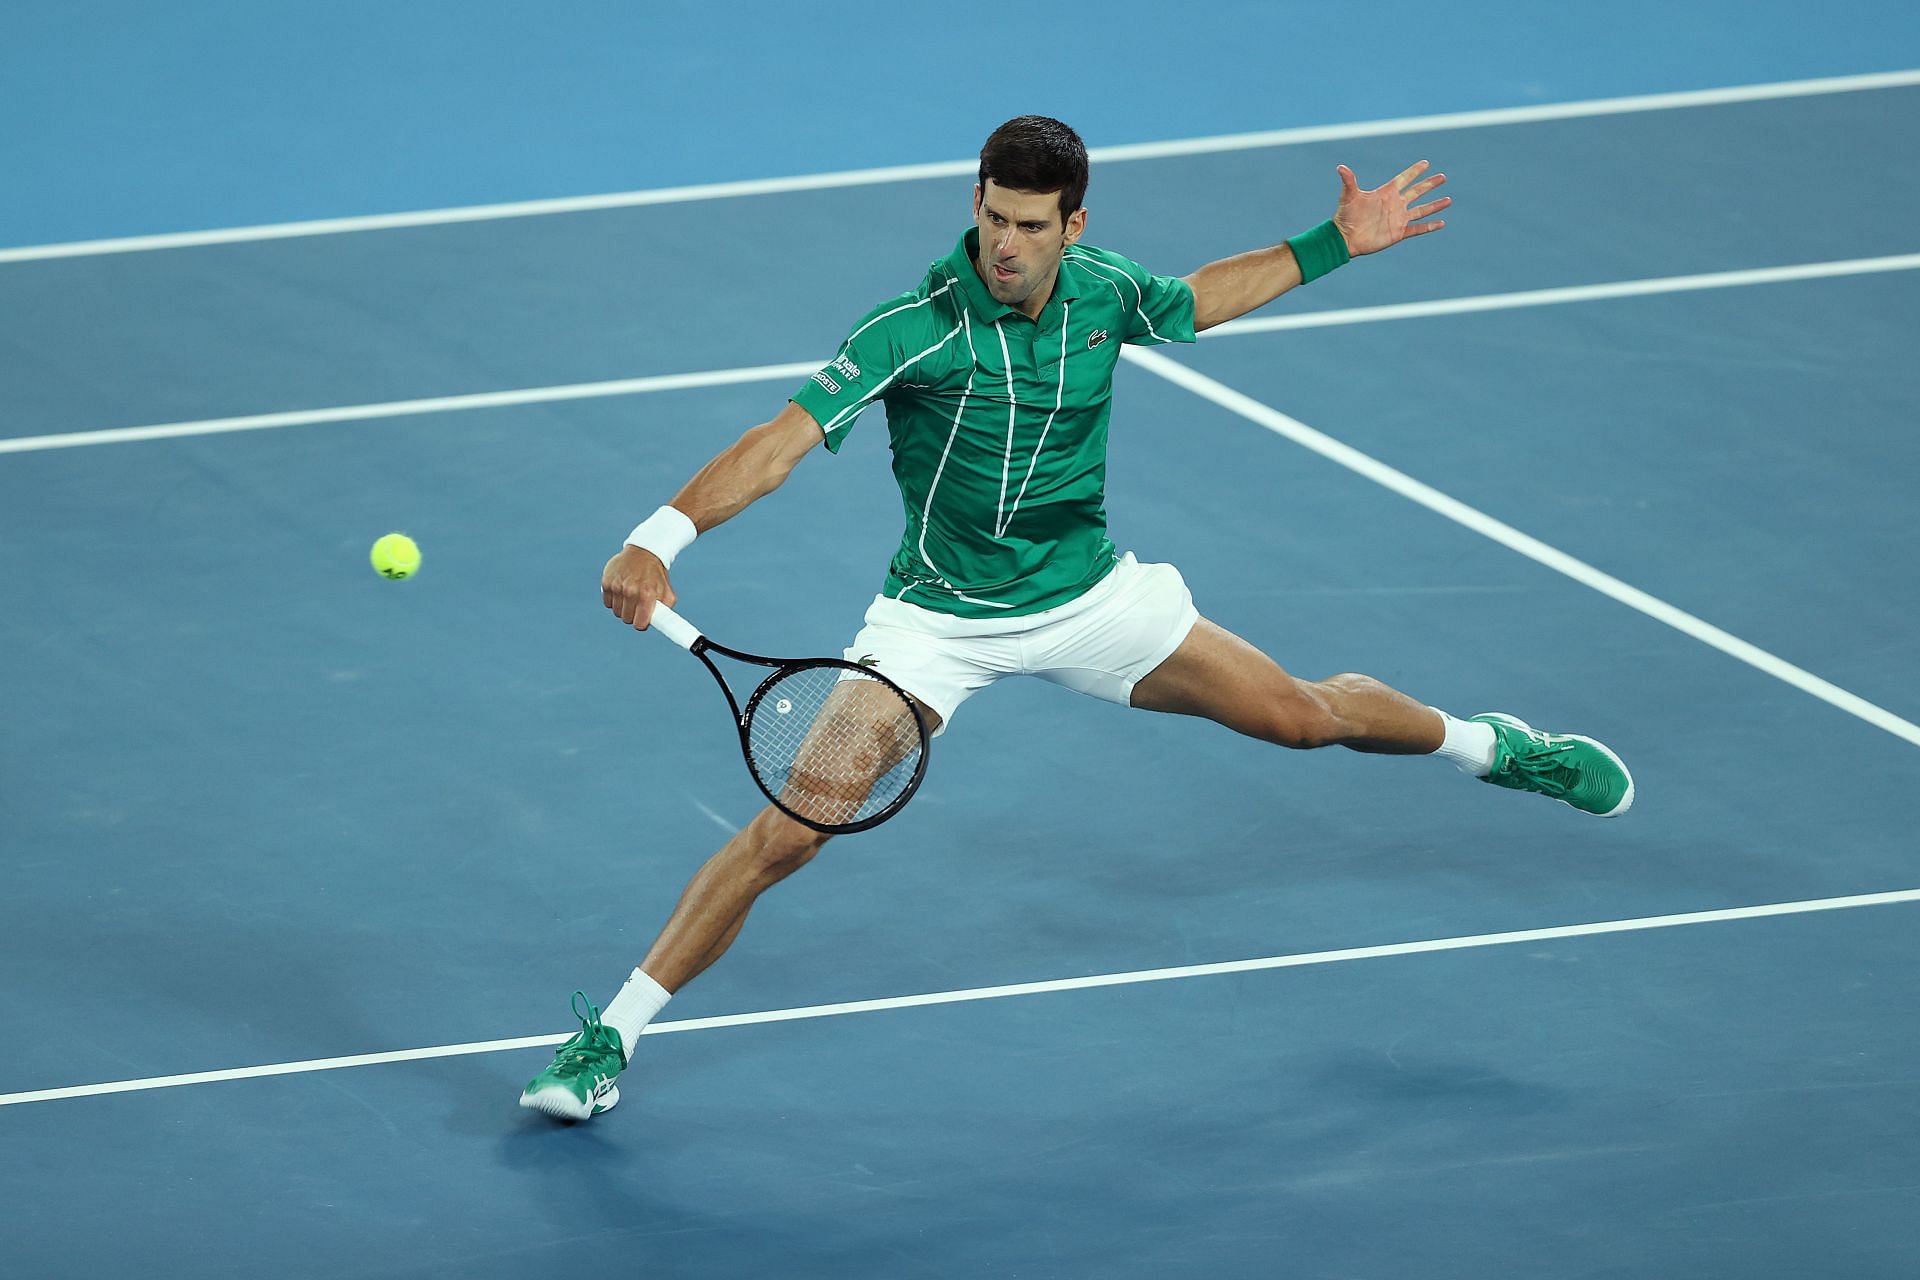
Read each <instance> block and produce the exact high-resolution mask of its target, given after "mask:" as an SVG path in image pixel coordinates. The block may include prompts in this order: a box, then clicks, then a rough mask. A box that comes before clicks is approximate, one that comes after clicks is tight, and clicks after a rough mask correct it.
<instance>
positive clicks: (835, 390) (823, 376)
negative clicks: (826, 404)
mask: <svg viewBox="0 0 1920 1280" xmlns="http://www.w3.org/2000/svg"><path fill="white" fill-rule="evenodd" d="M813 380H814V381H815V382H817V383H819V384H820V385H821V386H823V387H825V388H826V389H827V394H828V395H830V396H837V395H839V394H840V384H839V383H837V382H835V381H834V380H833V379H832V378H831V377H830V376H828V374H827V371H826V370H825V369H822V370H821V371H820V372H818V373H816V374H814V375H813Z"/></svg>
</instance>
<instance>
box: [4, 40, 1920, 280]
mask: <svg viewBox="0 0 1920 1280" xmlns="http://www.w3.org/2000/svg"><path fill="white" fill-rule="evenodd" d="M1913 85H1920V70H1906V71H1888V72H1878V73H1874V74H1870V75H1857V76H1830V77H1826V78H1824V79H1818V80H1786V81H1780V82H1777V83H1773V84H1750V85H1735V86H1732V87H1729V88H1724V89H1695V90H1688V91H1686V92H1682V93H1651V94H1639V95H1636V96H1633V97H1626V98H1599V99H1591V100H1588V101H1582V102H1555V103H1543V104H1540V105H1536V106H1530V107H1500V108H1496V109H1493V110H1488V111H1453V112H1447V113H1444V114H1439V115H1428V116H1403V117H1400V118H1398V119H1392V120H1363V121H1358V122H1354V123H1349V124H1332V125H1312V126H1307V127H1303V128H1295V129H1267V130H1262V131H1259V132H1256V133H1233V134H1223V135H1218V136H1214V137H1206V138H1179V139H1173V140H1170V141H1165V142H1138V143H1128V144H1124V145H1120V146H1110V147H1093V148H1090V149H1089V151H1088V153H1087V154H1088V157H1089V158H1090V159H1091V160H1092V162H1093V163H1095V164H1112V163H1117V162H1121V161H1128V160H1161V159H1166V158H1169V157H1172V156H1193V155H1211V154H1217V153H1220V152H1227V151H1249V150H1254V149H1258V148H1264V147H1284V146H1295V145H1299V144H1301V143H1312V142H1338V141H1342V140H1345V139H1349V138H1376V137H1384V136H1389V135H1393V134H1407V133H1432V132H1438V131H1441V130H1448V129H1484V128H1489V127H1493V126H1498V125H1511V124H1537V123H1540V122H1542V121H1547V120H1573V119H1581V118H1585V117H1591V116H1608V115H1622V114H1626V113H1629V112H1639V111H1673V110H1680V109H1684V108H1689V107H1719V106H1728V105H1731V104H1734V103H1741V102H1764V101H1772V100H1776V99H1781V98H1804V97H1816V96H1821V95H1825V94H1835V93H1860V92H1865V91H1870V90H1876V89H1900V88H1907V87H1910V86H1913ZM978 168H979V161H978V160H975V159H966V160H941V161H935V162H933V163H930V164H907V165H893V166H890V167H887V168H881V169H852V170H846V171H843V172H838V173H816V174H806V175H801V176H798V177H791V178H759V179H752V180H748V181H742V182H710V183H701V184H698V185H695V186H684V187H659V188H654V189H652V190H646V191H618V192H612V193H608V194H604V195H592V196H565V197H560V198H558V199H551V200H519V201H513V202H510V203H506V204H480V205H465V206H461V207H458V208H450V209H423V210H417V211H414V212H409V213H384V214H370V215H365V216H360V217H351V218H318V219H312V220H308V221H303V222H278V223H270V224H267V225H264V226H254V227H225V228H220V229H217V230H210V231H183V232H171V233H168V234H165V235H151V236H122V237H117V238H114V239H107V240H76V241H69V242H67V243H64V244H41V245H25V246H22V247H20V248H14V249H0V263H8V262H36V261H41V260H45V259H48V258H77V257H90V256H94V255H97V254H106V253H136V252H141V251H144V250H151V249H184V248H193V247H196V246H201V245H215V244H238V243H242V242H246V241H253V240H284V239H290V238H292V237H296V236H324V235H341V234H344V233H347V232H354V231H390V230H394V229H396V228H400V227H426V226H439V225H443V224H447V223H457V222H487V221H493V220H496V219H502V218H530V217H539V216H542V215H546V214H554V213H585V212H591V211H594V210H599V209H625V208H633V207H635V206H639V205H653V204H680V203H685V202H687V201H694V200H726V199H735V198H738V197H741V196H763V195H780V194H784V193H788V192H795V191H820V190H826V189H829V188H835V187H856V186H873V185H879V184H884V183H892V182H916V181H921V180H924V179H927V178H957V177H962V176H967V175H971V174H974V173H976V172H977V171H978Z"/></svg>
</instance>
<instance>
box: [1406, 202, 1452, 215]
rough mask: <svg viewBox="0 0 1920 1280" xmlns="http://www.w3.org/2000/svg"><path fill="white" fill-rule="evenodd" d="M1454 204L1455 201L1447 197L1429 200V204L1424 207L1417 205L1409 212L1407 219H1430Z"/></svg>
mask: <svg viewBox="0 0 1920 1280" xmlns="http://www.w3.org/2000/svg"><path fill="white" fill-rule="evenodd" d="M1452 203H1453V201H1452V200H1449V199H1448V198H1447V197H1445V196H1442V197H1440V198H1439V199H1438V200H1429V201H1427V203H1425V204H1423V205H1416V206H1415V207H1413V208H1411V209H1409V210H1407V217H1408V218H1409V219H1412V218H1429V217H1432V216H1433V215H1434V214H1436V213H1438V212H1440V211H1441V210H1442V209H1444V208H1446V207H1447V206H1448V205H1450V204H1452Z"/></svg>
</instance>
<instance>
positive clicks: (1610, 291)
mask: <svg viewBox="0 0 1920 1280" xmlns="http://www.w3.org/2000/svg"><path fill="white" fill-rule="evenodd" d="M1916 268H1920V253H1907V254H1895V255H1891V256H1888V257H1881V258H1843V259H1839V260H1836V261H1832V262H1803V263H1796V264H1794V265H1791V266H1784V267H1755V268H1747V269H1743V270H1739V271H1715V272H1707V273H1704V274H1699V275H1686V276H1660V277H1655V278H1653V279H1647V280H1616V281H1613V282H1611V283H1607V284H1586V285H1571V286H1566V287H1563V288H1556V289H1529V290H1525V291H1523V292H1519V293H1490V294H1481V295H1478V296H1475V297H1468V298H1436V299H1433V300H1431V301H1428V302H1396V303H1388V304H1385V305H1382V306H1374V307H1350V308H1346V309H1343V310H1338V311H1307V312H1302V313H1300V314H1297V315H1287V316H1272V317H1264V318H1260V319H1253V320H1234V321H1230V322H1229V323H1227V324H1223V325H1220V326H1218V327H1216V328H1213V329H1209V330H1207V332H1206V333H1204V334H1202V335H1201V337H1202V338H1203V339H1212V338H1215V337H1233V336H1235V335H1243V334H1250V333H1271V332H1273V331H1275V330H1279V329H1318V328H1323V327H1329V326H1333V325H1346V324H1367V323H1372V322H1375V321H1382V320H1408V319H1419V318H1422V317H1428V316H1446V315H1460V314H1465V313H1468V312H1476V311H1503V310H1507V309H1509V308H1516V307H1539V306H1546V305H1549V304H1555V303H1568V302H1593V301H1599V300H1604V299H1608V298H1633V297H1642V296H1646V295H1649V294H1660V293H1682V292H1687V291H1690V290H1696V289H1725V288H1734V287H1738V286H1743V285H1755V284H1783V283H1788V282H1791V281H1799V280H1820V279H1826V278H1829V277H1835V276H1854V275H1867V274H1871V273H1873V272H1881V271H1910V270H1913V269H1916ZM825 363H826V357H822V358H821V359H819V360H815V361H807V362H802V363H796V364H768V365H760V366H757V367H753V368H745V369H715V370H711V371H709V372H706V373H676V374H662V375H658V376H654V377H646V378H621V379H617V380H615V381H611V382H577V383H570V384H567V385H563V386H556V387H528V388H525V389H523V390H519V391H488V392H480V393H476V394H472V395H458V396H437V397H434V398H431V399H425V400H393V401H388V402H386V403H383V404H361V405H347V406H344V407H341V408H334V409H299V410H292V411H289V412H285V413H256V414H249V415H247V416H245V417H238V418H206V419H202V420H200V421H197V422H169V423H163V424H160V425H158V426H150V427H108V428H105V429H102V430H98V431H67V432H60V433H58V434H53V435H38V436H16V437H14V438H12V439H0V454H4V453H33V452H38V451H40V450H44V449H73V448H78V447H81V446H83V445H95V444H125V443H127V442H129V441H138V440H172V439H178V438H179V437H181V436H203V435H216V434H220V433H222V432H229V431H260V430H266V429H269V428H274V427H296V426H305V425H309V424H313V423H324V422H363V421H366V420H368V419H371V418H395V417H402V416H405V415H407V414H419V413H445V412H449V411H452V410H458V409H492V408H499V407H501V406H505V405H525V404H544V403H547V402H550V401H555V400H583V399H588V398H590V397H595V396H621V395H638V394H641V393H643V392H648V391H680V390H687V389H690V388H696V387H718V386H726V385H729V384H732V383H744V382H768V381H775V380H778V379H781V378H804V377H806V376H807V375H808V374H810V373H812V372H813V371H814V370H815V369H817V368H819V367H820V366H821V365H823V364H825Z"/></svg>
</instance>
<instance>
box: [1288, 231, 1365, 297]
mask: <svg viewBox="0 0 1920 1280" xmlns="http://www.w3.org/2000/svg"><path fill="white" fill-rule="evenodd" d="M1287 248H1289V249H1291V250H1293V260H1294V261H1295V262H1297V263H1299V264H1300V283H1301V284H1312V283H1313V282H1314V281H1315V280H1318V279H1319V278H1320V277H1321V276H1323V275H1325V274H1327V272H1329V271H1331V270H1333V269H1334V268H1335V267H1344V266H1346V265H1347V263H1348V262H1350V261H1351V260H1352V255H1351V254H1349V253H1348V252H1347V241H1346V237H1345V236H1342V235H1341V234H1340V228H1338V227H1336V226H1334V225H1333V219H1332V218H1328V219H1327V220H1326V221H1325V222H1323V223H1321V224H1320V225H1319V226H1317V227H1315V228H1313V229H1312V230H1311V231H1302V232H1301V233H1300V234H1299V235H1297V236H1292V237H1290V238H1289V239H1288V240H1287Z"/></svg>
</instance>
